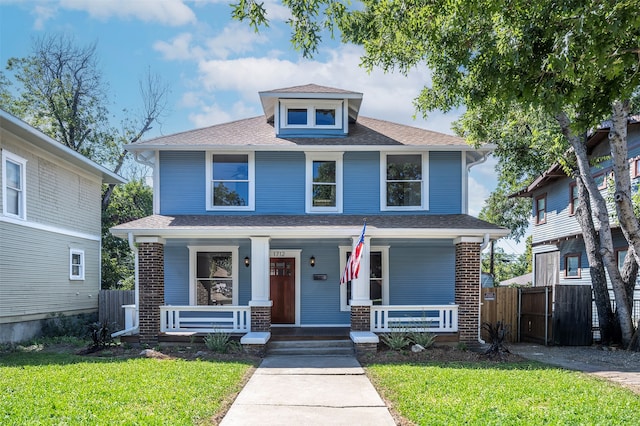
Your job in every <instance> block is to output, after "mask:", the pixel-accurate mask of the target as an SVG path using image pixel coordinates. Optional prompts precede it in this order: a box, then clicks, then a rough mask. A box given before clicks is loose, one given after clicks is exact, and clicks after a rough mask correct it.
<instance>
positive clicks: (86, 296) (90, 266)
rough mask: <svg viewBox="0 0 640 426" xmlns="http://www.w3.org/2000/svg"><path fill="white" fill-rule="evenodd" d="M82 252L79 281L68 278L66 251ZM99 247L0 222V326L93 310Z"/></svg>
mask: <svg viewBox="0 0 640 426" xmlns="http://www.w3.org/2000/svg"><path fill="white" fill-rule="evenodd" d="M70 248H74V249H80V250H84V260H85V279H84V280H83V281H75V280H69V249H70ZM99 258H100V243H99V242H98V241H91V240H85V239H82V238H77V237H72V236H65V235H62V234H60V233H53V232H46V231H42V230H37V229H33V228H28V227H24V226H20V225H14V224H11V223H5V222H0V322H15V321H21V320H23V319H27V317H28V316H30V315H45V314H51V313H58V312H67V311H77V310H97V309H98V291H99V290H100V265H99V261H98V260H99Z"/></svg>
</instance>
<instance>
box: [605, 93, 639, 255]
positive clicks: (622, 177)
mask: <svg viewBox="0 0 640 426" xmlns="http://www.w3.org/2000/svg"><path fill="white" fill-rule="evenodd" d="M612 110H613V115H612V120H611V121H612V124H611V128H610V130H609V147H610V149H611V158H612V160H613V173H614V176H615V179H614V182H615V186H616V192H615V194H614V196H613V198H614V200H615V202H616V213H617V215H618V222H619V223H620V228H621V229H622V233H623V234H624V237H625V238H626V239H627V242H628V243H629V245H630V246H632V247H633V248H634V250H633V255H634V256H635V258H636V263H640V224H638V218H637V217H636V215H635V214H634V212H633V203H632V201H631V178H630V176H629V158H628V148H627V120H628V117H629V104H628V102H618V101H617V102H614V103H613V108H612ZM627 254H629V255H630V254H631V253H627Z"/></svg>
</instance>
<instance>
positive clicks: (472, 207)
mask: <svg viewBox="0 0 640 426" xmlns="http://www.w3.org/2000/svg"><path fill="white" fill-rule="evenodd" d="M476 167H477V166H476ZM489 193H490V191H489V189H488V188H487V186H485V184H483V183H480V182H478V181H477V180H476V179H475V178H474V177H473V176H469V187H468V194H467V196H468V200H469V214H470V215H471V216H476V217H477V216H478V214H480V210H482V207H483V206H484V201H485V200H486V199H487V197H488V196H489Z"/></svg>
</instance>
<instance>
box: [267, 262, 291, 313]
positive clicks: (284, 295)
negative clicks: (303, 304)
mask: <svg viewBox="0 0 640 426" xmlns="http://www.w3.org/2000/svg"><path fill="white" fill-rule="evenodd" d="M295 272H296V261H295V259H294V258H293V257H272V258H271V259H270V274H269V275H270V280H269V284H270V291H271V300H272V301H273V306H272V307H271V322H272V323H273V324H295V323H296V273H295Z"/></svg>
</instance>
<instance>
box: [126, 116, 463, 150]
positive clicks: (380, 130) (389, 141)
mask: <svg viewBox="0 0 640 426" xmlns="http://www.w3.org/2000/svg"><path fill="white" fill-rule="evenodd" d="M394 145H395V146H416V147H419V146H425V147H438V146H440V147H451V148H453V147H456V148H470V147H468V146H467V144H466V143H465V141H464V139H462V138H459V137H456V136H451V135H446V134H444V133H438V132H433V131H430V130H425V129H420V128H417V127H412V126H407V125H404V124H398V123H392V122H390V121H385V120H378V119H375V118H368V117H360V118H359V119H358V121H357V123H354V124H351V125H350V126H349V135H348V136H346V137H327V138H286V137H276V135H275V130H274V128H273V125H271V124H269V123H267V121H266V120H265V118H264V116H259V117H253V118H246V119H243V120H238V121H232V122H230V123H224V124H218V125H215V126H210V127H205V128H201V129H195V130H189V131H186V132H182V133H175V134H172V135H168V136H162V137H158V138H155V139H150V140H147V141H142V142H138V143H135V144H132V145H128V146H127V149H129V150H133V151H135V150H145V149H185V148H197V149H208V148H213V147H242V146H245V147H253V148H268V147H277V148H295V147H309V146H394Z"/></svg>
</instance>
